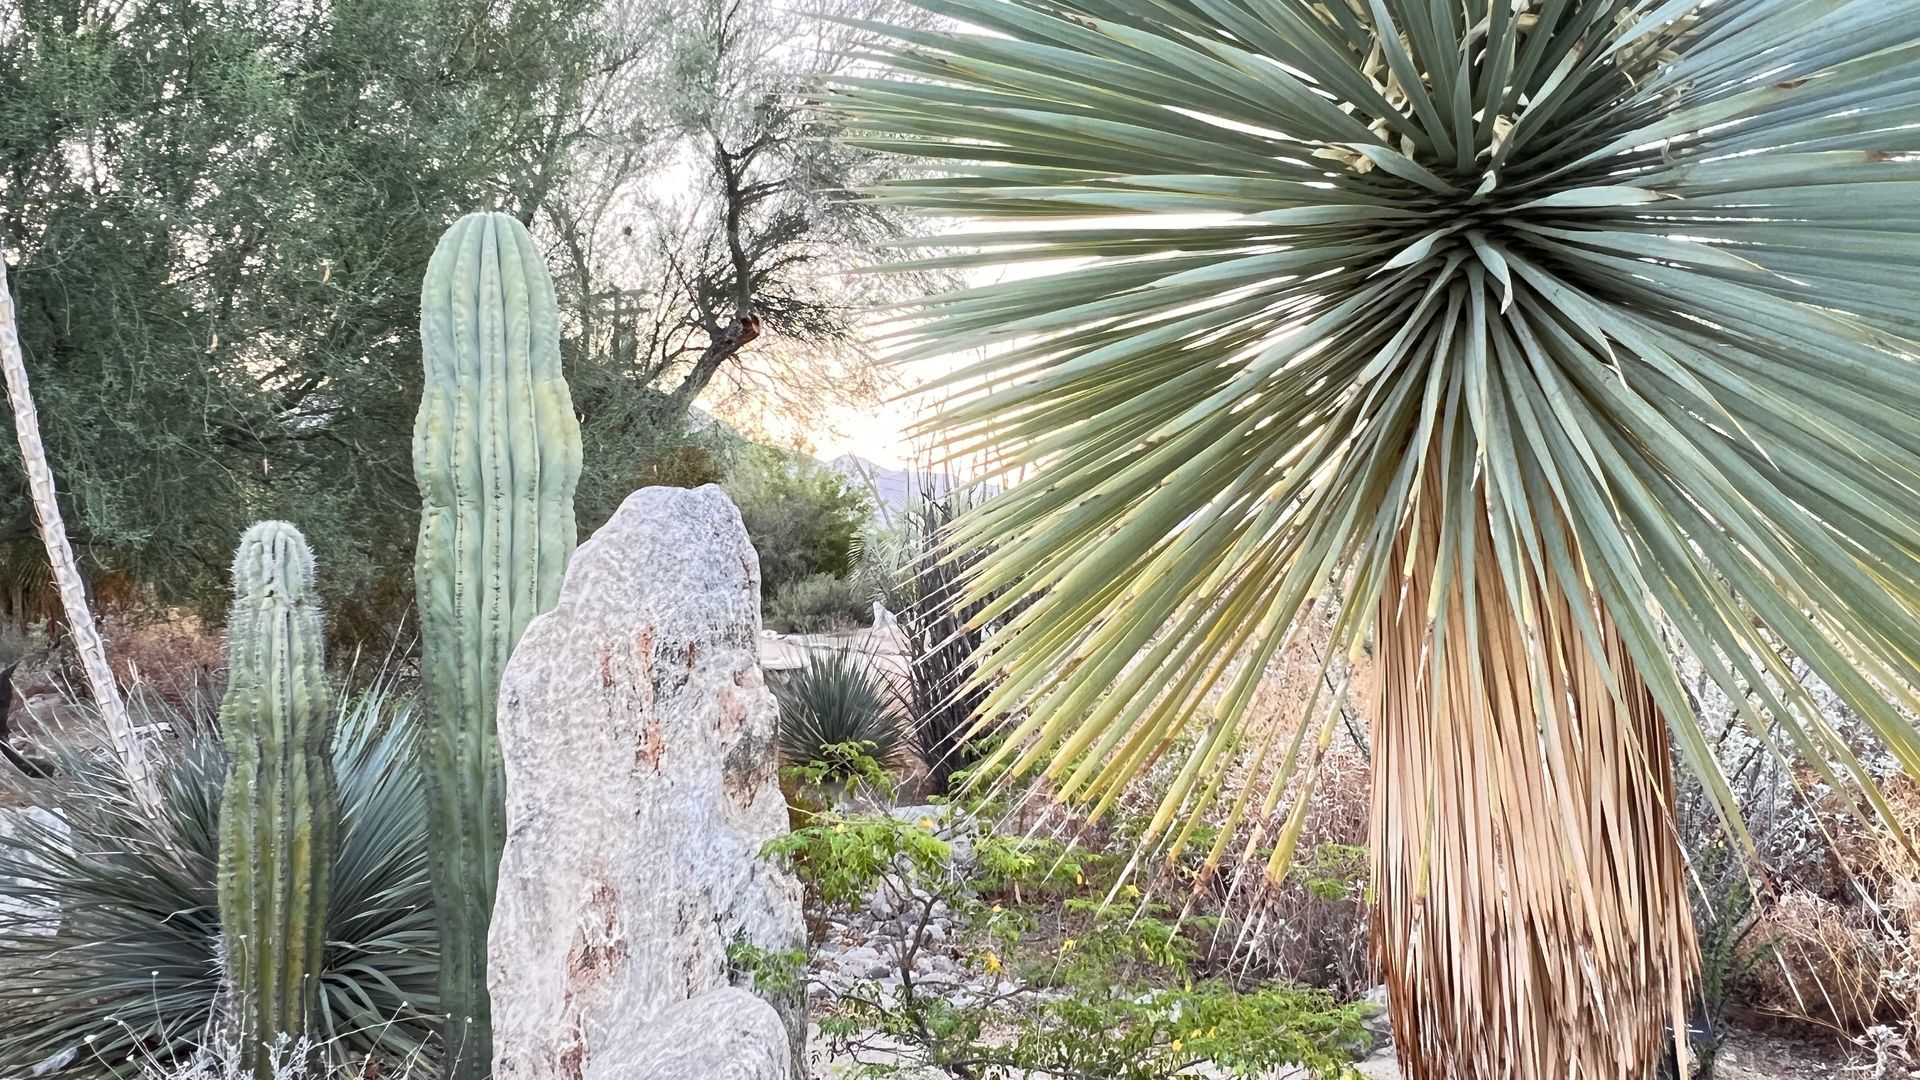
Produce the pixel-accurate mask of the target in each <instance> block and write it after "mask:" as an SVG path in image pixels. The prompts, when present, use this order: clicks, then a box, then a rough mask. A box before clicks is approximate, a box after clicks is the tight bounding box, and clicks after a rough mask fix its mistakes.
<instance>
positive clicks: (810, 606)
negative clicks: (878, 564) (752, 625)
mask: <svg viewBox="0 0 1920 1080" xmlns="http://www.w3.org/2000/svg"><path fill="white" fill-rule="evenodd" d="M872 611H873V601H872V600H870V599H869V598H868V596H867V594H866V593H864V592H862V591H861V589H860V586H859V585H857V584H855V583H854V582H852V581H849V580H848V579H846V578H843V577H837V576H835V575H833V574H809V575H807V576H806V577H803V578H800V579H798V580H797V581H789V582H787V583H786V584H784V585H782V586H780V588H779V589H778V590H777V591H775V592H774V594H773V598H772V599H771V600H769V601H767V625H768V626H770V627H772V628H773V629H775V630H781V631H785V632H786V633H790V634H818V633H823V632H826V631H830V630H851V629H854V628H856V627H860V626H864V625H865V624H866V621H867V617H868V616H869V615H870V614H871V613H872Z"/></svg>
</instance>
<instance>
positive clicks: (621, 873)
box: [488, 486, 805, 1080]
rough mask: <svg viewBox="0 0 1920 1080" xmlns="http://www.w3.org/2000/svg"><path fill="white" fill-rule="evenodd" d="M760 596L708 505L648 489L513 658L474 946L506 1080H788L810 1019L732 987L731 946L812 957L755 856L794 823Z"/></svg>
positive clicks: (722, 501) (777, 875)
mask: <svg viewBox="0 0 1920 1080" xmlns="http://www.w3.org/2000/svg"><path fill="white" fill-rule="evenodd" d="M759 578H760V570H759V560H758V559H757V558H756V557H755V555H754V551H753V547H752V545H751V544H750V543H749V542H748V540H747V534H746V531H745V529H744V528H743V527H742V526H741V524H740V515H739V513H738V511H736V510H735V509H734V506H733V504H732V503H731V502H730V501H729V500H728V499H727V497H726V495H724V494H723V493H722V492H721V491H720V489H719V488H717V487H712V486H708V487H703V488H699V489H697V490H693V491H687V490H683V489H678V488H643V489H641V490H640V491H636V492H634V493H633V494H632V495H630V496H628V498H627V501H626V503H625V504H624V505H622V506H621V507H620V510H619V511H618V512H617V513H615V514H614V516H613V519H612V520H611V521H609V522H608V523H607V524H606V525H605V526H604V527H602V528H601V529H600V531H599V532H597V533H595V534H594V535H593V537H592V538H591V539H589V540H588V541H587V542H586V543H584V544H582V545H581V546H580V549H579V550H578V551H577V552H575V553H574V556H573V560H572V561H571V562H570V563H569V564H568V566H567V574H566V579H565V582H564V584H563V585H562V586H561V590H560V599H559V602H558V603H557V604H556V605H555V607H554V609H553V610H552V611H550V612H548V613H546V614H544V615H541V616H539V617H538V618H535V619H534V620H533V621H532V622H531V623H529V624H528V626H527V630H526V634H525V636H523V637H522V638H521V640H520V644H519V646H518V647H517V648H516V649H515V650H514V654H513V658H512V659H511V660H510V661H509V662H508V664H507V667H506V672H505V675H504V676H503V678H502V679H501V685H500V712H499V725H500V745H501V752H502V756H503V758H504V759H505V764H506V777H507V823H508V832H507V844H506V855H505V858H504V859H503V860H502V862H501V866H500V891H499V899H498V901H497V903H496V906H495V909H494V915H493V927H492V934H491V938H490V941H489V945H488V958H489V962H488V966H489V974H488V985H489V989H490V990H491V991H492V996H493V1015H494V1046H495V1057H494V1074H495V1076H496V1077H498V1078H499V1080H550V1078H551V1080H600V1078H604V1080H672V1078H677V1077H680V1076H688V1077H692V1076H715V1077H727V1078H731V1077H738V1078H740V1080H785V1078H786V1077H788V1076H790V1075H791V1074H792V1071H793V1070H794V1068H795V1067H796V1065H797V1063H798V1048H799V1046H800V1040H801V1039H802V1038H803V1037H804V1033H805V1018H804V1015H803V1013H802V1011H801V1006H802V1004H803V1003H802V1002H800V1001H789V1000H776V1002H775V1004H776V1005H778V1006H779V1010H778V1011H776V1010H775V1009H772V1008H768V1007H766V1006H765V1005H764V1004H761V1003H758V1001H757V999H752V998H751V995H742V994H740V993H732V992H727V989H728V988H729V987H730V986H734V985H737V984H738V983H740V982H741V981H742V979H741V977H740V976H739V975H738V974H737V973H736V972H734V971H732V970H731V965H730V964H729V962H728V947H729V944H730V943H732V942H734V941H744V942H748V943H751V944H754V945H757V946H760V947H762V948H770V949H798V948H801V947H803V945H804V941H805V932H804V929H803V924H802V922H801V912H800V888H799V885H798V883H797V882H796V881H795V880H794V879H793V878H792V876H791V875H789V874H788V873H786V872H785V871H783V870H781V869H780V868H778V867H777V866H775V865H774V864H772V863H770V862H769V861H767V860H765V859H763V858H761V857H760V849H761V847H762V845H764V844H765V843H766V842H767V841H768V840H770V839H772V838H774V837H775V836H778V835H781V834H782V833H784V832H785V831H786V828H787V812H786V803H785V800H784V799H783V798H782V796H781V793H780V785H779V778H778V760H777V750H776V742H775V727H774V726H775V716H774V705H773V700H772V698H771V696H770V695H769V694H768V693H767V690H766V686H765V684H764V682H763V681H762V678H761V673H760V665H759V637H760V603H759V589H760V582H759ZM743 996H744V997H745V998H746V999H747V1000H753V1001H755V1003H756V1004H758V1005H759V1006H760V1007H758V1008H755V1007H750V1006H749V1005H748V1004H747V1003H746V1001H745V1000H743ZM689 1002H695V1003H697V1004H694V1005H689V1004H687V1003H689ZM709 1050H710V1051H711V1053H709ZM662 1055H668V1056H662ZM670 1062H671V1063H670ZM769 1062H777V1067H776V1066H775V1065H773V1064H769Z"/></svg>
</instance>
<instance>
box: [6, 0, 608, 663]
mask: <svg viewBox="0 0 1920 1080" xmlns="http://www.w3.org/2000/svg"><path fill="white" fill-rule="evenodd" d="M6 7H7V9H8V10H6V11H5V12H4V13H0V228H4V229H5V232H4V234H0V235H4V238H5V241H6V245H7V248H8V253H9V257H10V258H12V259H15V260H17V265H16V267H15V268H14V270H13V273H14V279H15V285H16V288H17V289H18V298H19V310H20V332H21V338H22V342H23V345H24V347H25V351H26V358H27V363H28V366H29V368H30V370H31V372H32V375H33V380H34V388H35V392H36V394H37V395H38V396H39V399H40V408H41V411H42V413H43V416H44V426H45V429H46V438H47V442H48V450H49V454H50V456H51V458H52V460H53V463H54V466H55V469H56V471H57V472H58V475H59V476H60V479H61V484H62V488H63V490H64V492H65V494H66V495H67V497H68V498H69V499H70V501H71V504H70V507H69V510H70V518H69V520H70V521H71V522H72V528H73V532H74V537H75V540H76V543H78V544H79V545H81V546H82V548H83V561H89V562H91V563H92V564H93V565H95V566H99V565H103V564H104V565H113V566H118V567H121V568H123V569H125V570H127V571H129V572H131V573H132V574H134V575H135V576H136V577H138V578H140V579H142V580H144V581H147V582H151V583H154V584H155V585H157V586H159V587H160V588H161V589H162V593H163V595H164V596H165V597H166V598H167V599H178V600H191V601H197V602H200V603H202V604H204V605H207V606H213V605H216V604H217V602H218V600H219V598H220V595H221V592H222V588H221V583H222V572H223V569H224V561H225V559H224V555H223V552H222V549H223V548H225V547H226V545H227V543H228V542H229V538H231V537H232V536H233V535H234V534H235V533H237V532H239V531H240V530H241V529H242V528H243V527H244V526H245V525H246V524H247V523H248V522H249V521H251V520H253V519H255V518H257V517H261V516H266V515H282V516H288V517H294V518H297V519H298V520H300V521H301V522H303V523H304V524H306V525H307V526H308V532H309V535H311V536H312V537H313V538H314V542H315V546H316V549H317V552H316V553H317V555H318V556H319V557H320V558H321V559H322V560H324V561H325V563H326V564H327V566H328V567H329V568H330V573H329V575H328V577H329V580H328V583H327V584H328V586H329V588H330V589H331V590H333V592H334V596H335V598H336V603H335V609H336V611H338V612H339V615H340V618H341V619H342V620H344V621H346V622H347V623H348V624H349V626H348V627H347V628H348V630H349V631H354V630H360V631H363V632H364V630H365V629H366V626H365V620H361V621H360V622H358V623H356V622H355V618H356V614H357V613H358V612H359V611H361V610H364V608H365V607H366V606H367V604H368V603H369V600H368V598H369V597H378V596H382V595H388V596H390V597H391V598H393V599H394V600H396V604H395V606H397V604H398V603H399V602H404V600H405V599H406V597H407V595H408V594H407V590H406V586H405V582H404V569H405V565H406V560H405V554H406V552H407V551H408V550H409V549H410V547H411V544H410V534H411V533H412V530H413V523H414V517H413V510H414V506H415V497H414V492H413V483H412V479H411V477H410V475H409V472H408V469H407V463H408V460H409V459H408V452H407V444H408V440H409V438H410V436H411V433H412V426H413V410H414V406H415V403H416V402H417V401H418V400H419V379H420V364H419V339H418V325H419V309H418V299H419V296H418V284H419V280H420V277H421V274H422V273H423V272H424V271H425V269H426V262H427V258H428V256H429V255H430V254H431V252H432V251H433V245H434V239H435V238H436V237H437V236H438V235H439V233H440V232H441V231H442V230H443V229H444V228H445V227H446V225H447V223H448V222H449V221H451V220H452V219H453V218H454V217H456V216H457V215H458V214H459V213H461V212H462V211H465V210H469V209H473V208H476V207H492V208H499V209H504V210H508V211H510V212H512V213H514V214H516V215H518V216H520V217H521V218H522V219H523V220H530V219H532V218H534V217H535V216H536V215H537V214H538V212H539V208H540V207H541V205H542V204H543V202H545V201H546V200H547V199H548V198H549V196H550V195H551V194H552V192H553V190H554V187H555V185H556V184H557V183H558V182H559V181H560V180H561V178H562V177H563V176H564V174H565V172H566V167H567V164H568V161H569V156H568V155H569V148H570V145H571V142H572V140H573V139H574V138H575V137H576V136H577V135H578V127H577V124H578V120H577V116H578V109H577V107H576V105H577V102H578V98H579V94H580V92H581V87H582V86H583V85H585V83H586V82H587V80H588V78H589V77H590V75H591V73H592V71H593V70H594V69H595V66H596V65H597V64H600V63H602V62H603V61H602V43H601V42H600V40H599V38H598V37H597V35H596V32H595V31H594V29H593V27H592V20H591V18H590V16H591V15H592V14H593V13H594V12H595V11H596V10H597V8H598V5H597V3H595V2H593V0H501V2H499V3H494V4H489V5H482V6H475V5H471V4H465V3H459V2H455V0H339V2H335V3H324V4H323V3H313V2H298V3H274V2H268V0H123V2H107V0H21V2H20V3H19V4H18V5H17V6H15V5H7V6H6ZM296 508H297V513H296V512H295V510H296ZM31 533H32V518H31V511H30V507H29V504H28V502H27V500H26V494H25V484H24V480H23V478H22V477H21V476H20V474H19V470H18V466H17V464H13V463H6V462H0V543H4V542H9V541H11V542H21V541H24V540H27V539H28V538H30V536H31ZM89 557H90V558H89ZM382 585H385V586H388V587H389V588H388V589H386V590H384V591H383V590H382V589H381V588H379V587H378V586H382ZM346 598H353V599H354V601H355V602H354V603H353V604H351V605H342V603H341V601H342V600H344V599H346ZM343 606H344V607H346V608H348V609H349V610H341V609H342V607H343Z"/></svg>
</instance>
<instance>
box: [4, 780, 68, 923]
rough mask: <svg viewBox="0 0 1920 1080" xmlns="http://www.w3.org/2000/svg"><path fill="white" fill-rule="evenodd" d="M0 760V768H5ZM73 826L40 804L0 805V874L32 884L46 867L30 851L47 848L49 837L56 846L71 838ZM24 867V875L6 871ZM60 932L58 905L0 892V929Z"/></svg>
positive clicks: (17, 882) (7, 879)
mask: <svg viewBox="0 0 1920 1080" xmlns="http://www.w3.org/2000/svg"><path fill="white" fill-rule="evenodd" d="M8 767H10V766H6V765H3V764H0V768H8ZM72 838H73V830H72V829H70V828H68V827H67V823H66V822H65V821H62V820H61V819H60V816H59V815H58V814H55V813H54V812H53V811H51V810H48V809H46V808H45V807H40V806H22V807H0V878H3V879H4V880H5V882H6V883H7V884H9V885H28V886H30V885H33V884H35V883H36V879H35V878H34V877H33V876H31V875H34V874H37V873H39V872H40V871H42V870H45V869H48V867H47V866H46V865H45V860H43V859H41V858H40V857H38V856H37V855H34V854H32V852H33V851H34V850H35V849H36V848H37V849H39V850H46V849H47V846H48V843H47V842H48V841H49V840H51V841H53V842H54V845H55V846H57V847H59V848H63V849H65V848H67V847H68V845H69V844H70V843H71V842H72ZM21 870H23V871H27V874H26V875H20V874H13V873H8V871H21ZM59 932H60V906H59V904H57V903H55V902H53V901H52V900H33V899H21V898H19V897H13V896H0V933H4V934H8V935H12V936H17V937H51V936H53V935H54V934H57V933H59Z"/></svg>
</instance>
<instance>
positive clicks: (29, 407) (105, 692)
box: [0, 251, 160, 818]
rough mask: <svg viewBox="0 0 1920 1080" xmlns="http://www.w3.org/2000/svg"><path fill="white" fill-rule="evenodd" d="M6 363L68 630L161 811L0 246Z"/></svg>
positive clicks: (103, 716)
mask: <svg viewBox="0 0 1920 1080" xmlns="http://www.w3.org/2000/svg"><path fill="white" fill-rule="evenodd" d="M0 369H4V372H5V375H6V382H7V400H8V401H9V403H11V405H12V406H13V431H14V435H15V436H16V437H18V439H19V440H20V466H21V471H23V472H25V473H26V475H27V491H28V494H29V495H30V496H31V497H32V499H33V516H34V518H35V519H36V520H37V521H38V522H39V524H40V539H41V541H42V542H43V543H45V545H46V548H47V562H48V564H49V565H50V566H51V567H52V568H53V580H54V583H55V584H56V585H57V586H58V587H59V589H60V606H61V608H62V610H63V611H64V612H65V613H66V616H67V630H68V631H69V632H70V633H72V635H73V650H74V652H76V653H78V654H79V656H80V666H81V669H82V670H83V671H85V673H86V676H87V688H88V689H89V690H90V691H92V693H93V705H94V708H95V709H96V710H98V712H99V714H100V720H101V723H102V724H104V725H105V727H106V729H107V738H108V739H109V740H110V741H111V742H112V743H113V751H114V754H115V755H116V756H117V757H118V758H119V759H120V767H121V768H122V769H123V770H125V772H126V776H127V784H128V787H129V788H130V789H131V790H132V793H133V798H134V801H135V802H137V803H138V804H139V806H140V807H141V809H142V811H143V812H145V813H147V814H148V815H149V816H151V817H155V818H158V817H159V814H160V810H159V807H160V784H159V781H158V780H156V779H155V778H154V775H153V770H152V768H151V767H150V766H149V765H148V763H147V749H146V745H145V744H144V743H142V742H141V741H140V736H139V734H138V733H137V732H135V731H134V730H133V721H132V720H131V719H129V718H128V716H127V707H126V704H125V703H124V702H122V701H121V700H120V687H119V685H118V684H117V683H115V682H114V678H113V668H112V666H111V665H110V664H108V663H107V648H106V645H105V644H104V643H103V642H101V640H100V631H99V629H98V628H97V627H95V626H94V622H93V610H92V609H91V608H89V607H88V606H87V589H86V583H85V581H84V580H83V579H82V578H81V577H80V565H79V563H77V562H75V561H74V558H73V546H72V545H71V544H69V543H68V542H67V526H66V522H65V521H64V520H63V519H62V518H61V516H60V502H59V499H58V497H57V496H56V495H55V489H54V484H53V467H52V466H51V465H50V464H48V462H47V447H46V444H45V443H44V442H42V441H41V439H40V411H39V410H38V409H37V408H36V407H35V406H34V403H33V391H32V389H31V388H30V387H29V386H28V384H27V362H26V357H25V355H24V354H23V353H22V352H21V349H20V336H19V332H18V331H17V330H16V329H15V324H14V317H13V294H12V293H11V292H9V291H8V288H7V260H6V252H5V251H0Z"/></svg>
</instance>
